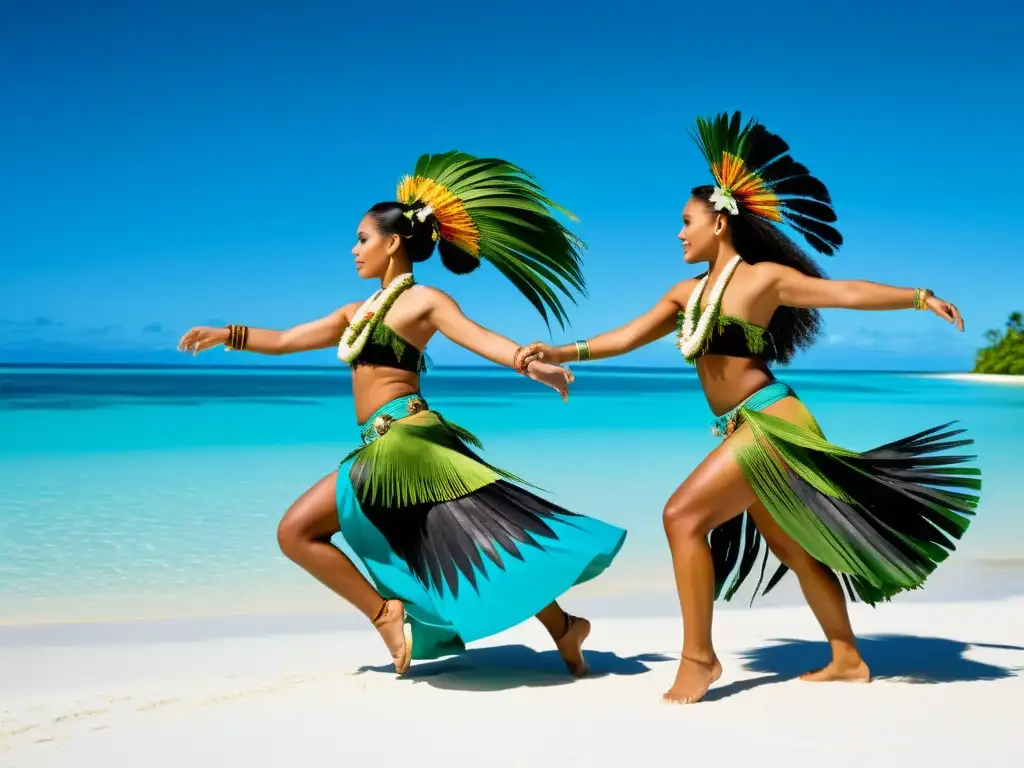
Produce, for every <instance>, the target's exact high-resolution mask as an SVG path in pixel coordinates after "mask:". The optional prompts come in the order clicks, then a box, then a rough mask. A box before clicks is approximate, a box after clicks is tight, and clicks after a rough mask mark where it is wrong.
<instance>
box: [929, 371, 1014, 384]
mask: <svg viewBox="0 0 1024 768" xmlns="http://www.w3.org/2000/svg"><path fill="white" fill-rule="evenodd" d="M921 375H922V377H923V378H926V379H947V380H949V381H972V382H974V383H976V384H1005V385H1007V386H1011V387H1024V376H1009V375H1003V374H998V373H925V374H921Z"/></svg>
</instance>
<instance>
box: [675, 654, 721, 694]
mask: <svg viewBox="0 0 1024 768" xmlns="http://www.w3.org/2000/svg"><path fill="white" fill-rule="evenodd" d="M721 676H722V664H721V662H719V660H718V657H717V656H712V657H711V661H710V662H707V661H697V660H696V659H691V658H689V657H687V656H683V657H682V658H681V659H679V670H678V671H677V672H676V681H675V682H674V683H673V684H672V687H671V688H669V689H668V691H667V692H666V693H665V694H664V695H663V696H662V697H661V698H662V699H664V700H665V701H667V702H669V703H671V704H696V703H697V702H698V701H700V700H701V699H703V698H704V696H705V695H706V694H707V692H708V688H710V687H711V686H712V684H713V683H714V682H715V681H716V680H718V678H720V677H721Z"/></svg>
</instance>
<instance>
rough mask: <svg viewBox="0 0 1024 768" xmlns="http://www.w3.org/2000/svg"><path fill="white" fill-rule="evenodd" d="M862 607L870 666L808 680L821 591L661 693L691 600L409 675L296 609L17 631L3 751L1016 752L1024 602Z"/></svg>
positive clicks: (76, 757)
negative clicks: (857, 676) (690, 701)
mask: <svg viewBox="0 0 1024 768" xmlns="http://www.w3.org/2000/svg"><path fill="white" fill-rule="evenodd" d="M852 611H853V614H854V624H855V626H856V627H857V629H858V631H859V633H860V634H861V637H862V644H863V650H864V654H865V656H866V658H867V659H868V661H869V663H870V664H871V665H872V668H873V671H874V673H875V675H876V680H875V682H874V683H873V684H871V685H851V684H825V685H822V684H811V683H804V682H801V681H799V680H797V679H794V678H795V676H796V675H797V674H798V673H799V672H801V671H804V670H805V669H807V668H810V667H813V666H816V665H818V664H820V663H821V662H822V661H823V660H824V659H825V646H824V644H823V643H822V642H821V641H820V638H819V636H818V631H817V627H816V625H815V623H814V620H813V618H812V617H811V615H810V613H809V611H808V610H807V609H806V608H804V607H789V606H787V607H780V608H755V609H750V610H725V611H721V612H719V614H718V616H717V621H716V636H717V641H718V648H719V653H720V655H721V657H722V660H723V662H724V664H725V674H724V676H723V678H722V680H721V681H720V682H719V683H718V684H716V685H715V687H714V688H713V689H712V691H711V693H710V694H709V695H708V697H707V699H706V700H705V701H704V702H703V703H701V704H699V705H696V706H670V705H665V704H662V703H661V702H660V695H661V693H662V691H664V690H665V689H666V688H667V687H668V686H669V684H670V682H671V680H672V675H673V672H674V668H675V662H676V659H677V652H678V648H679V643H680V632H681V627H680V622H679V620H678V619H677V618H667V617H666V618H649V619H644V618H619V619H601V620H599V621H595V623H594V632H593V634H592V636H591V641H590V644H589V647H590V655H589V660H590V662H591V665H592V668H593V675H592V676H591V677H590V678H587V679H584V680H580V681H572V680H571V679H570V678H569V677H568V676H567V675H566V674H565V673H564V672H563V670H562V668H561V666H560V663H559V660H558V658H557V657H556V656H555V654H554V652H553V651H551V650H549V645H548V643H547V642H546V639H547V638H546V637H545V636H544V634H543V630H541V628H540V627H539V625H536V624H535V623H533V622H530V623H527V624H523V625H520V626H518V627H515V628H514V629H512V630H510V631H508V632H506V633H504V634H502V635H499V636H497V637H494V638H491V639H489V640H488V641H486V642H481V643H478V644H474V645H473V646H472V647H471V649H470V651H469V652H467V653H466V654H464V655H463V656H461V657H457V658H450V659H445V660H441V661H435V662H420V663H418V664H416V665H414V667H413V670H412V674H411V675H410V676H409V677H408V678H406V679H398V678H396V677H395V676H394V674H392V673H391V672H389V667H387V666H386V665H385V664H384V662H385V661H386V659H387V657H386V654H385V652H384V650H383V648H382V646H381V645H380V643H379V640H378V639H377V636H376V635H375V633H373V632H372V631H371V630H369V629H363V630H358V631H357V630H355V629H353V630H344V631H320V632H309V631H306V632H304V633H297V632H296V631H295V630H294V629H292V630H291V631H290V633H289V623H290V622H289V620H288V619H287V618H284V617H282V618H281V619H280V621H279V622H278V624H277V625H273V626H272V625H267V626H266V627H264V628H263V629H261V630H260V631H259V632H252V631H249V632H246V633H236V634H235V636H233V637H232V636H220V637H202V636H201V634H202V633H201V632H199V631H198V630H195V631H193V630H190V629H189V627H188V625H187V624H176V625H175V627H176V628H175V629H174V630H173V631H170V630H168V629H166V628H164V629H160V628H159V627H157V626H156V625H151V624H145V623H137V624H121V625H69V626H68V627H67V628H66V629H62V628H60V627H56V628H55V627H53V626H49V627H35V628H33V627H20V628H19V627H13V628H12V627H7V628H5V630H4V633H3V634H0V641H2V644H0V712H2V713H3V714H2V716H0V765H3V766H17V767H18V768H27V767H28V766H75V768H87V767H89V766H104V768H116V767H117V766H142V765H145V766H147V768H157V767H159V766H190V768H195V767H196V766H206V765H211V766H212V765H215V764H225V765H230V766H235V765H238V766H242V765H244V766H252V767H253V768H258V767H260V766H275V767H276V766H286V765H296V766H299V765H302V766H320V765H323V766H339V765H364V764H365V765H444V766H464V765H465V766H506V765H507V766H571V765H588V766H592V765H602V766H603V765H608V766H619V765H623V766H624V765H631V766H646V765H656V764H659V765H661V764H665V765H668V764H680V765H685V764H692V762H693V761H698V762H700V763H703V761H715V762H714V764H719V765H721V764H723V762H722V761H723V758H725V763H724V764H726V765H743V764H746V763H747V762H748V761H749V764H750V765H757V766H794V765H796V766H802V765H807V766H810V765H815V766H820V765H828V766H858V767H862V766H864V765H871V766H889V765H892V766H908V765H925V764H928V763H929V762H933V763H935V764H941V765H956V764H967V762H970V763H972V764H975V765H986V766H1010V765H1020V764H1022V761H1024V739H1022V738H1021V736H1020V712H1021V709H1020V707H1021V703H1022V702H1024V676H1022V671H1021V670H1022V669H1024V599H1022V598H1012V599H1008V600H1001V601H990V602H978V603H948V604H934V603H933V604H929V603H917V604H915V603H908V604H902V603H901V604H897V605H889V606H882V607H879V608H875V609H871V608H868V607H866V606H862V605H857V606H853V607H852ZM222 634H224V633H222ZM227 634H230V633H227ZM707 764H708V765H711V764H712V763H711V762H708V763H707Z"/></svg>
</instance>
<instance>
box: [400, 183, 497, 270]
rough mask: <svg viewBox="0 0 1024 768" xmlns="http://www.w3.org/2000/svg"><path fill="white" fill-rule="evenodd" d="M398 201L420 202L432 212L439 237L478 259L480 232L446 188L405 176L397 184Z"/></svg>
mask: <svg viewBox="0 0 1024 768" xmlns="http://www.w3.org/2000/svg"><path fill="white" fill-rule="evenodd" d="M398 201H399V202H402V203H406V204H412V203H414V202H421V203H425V204H426V205H429V206H430V207H431V208H433V209H434V216H435V217H436V218H437V221H438V224H439V225H440V229H441V237H443V238H444V239H445V240H447V241H448V242H450V243H454V244H455V245H456V246H458V247H459V248H460V249H461V250H463V251H465V252H466V253H468V254H469V255H470V256H476V257H478V258H479V256H480V232H479V231H478V230H477V228H476V224H474V223H473V219H472V218H471V217H470V215H469V213H468V212H467V211H466V206H465V205H464V204H463V202H462V200H460V199H459V198H458V197H456V196H455V195H453V194H452V192H451V190H449V189H448V188H447V187H445V186H443V185H441V184H438V183H437V182H436V181H433V180H432V179H425V178H423V177H422V176H404V177H403V178H402V180H401V181H400V182H399V183H398Z"/></svg>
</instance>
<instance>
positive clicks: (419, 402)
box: [359, 395, 429, 443]
mask: <svg viewBox="0 0 1024 768" xmlns="http://www.w3.org/2000/svg"><path fill="white" fill-rule="evenodd" d="M426 410H429V409H428V408H427V401H426V400H424V399H423V397H422V396H420V395H405V396H404V397H397V398H395V399H394V400H392V401H391V402H389V403H385V404H384V405H382V406H381V407H380V408H378V409H377V410H376V411H374V413H373V415H372V416H371V417H370V418H368V419H367V420H366V421H364V422H363V423H362V424H360V425H359V433H360V436H361V437H362V438H363V442H364V443H372V442H373V441H374V440H376V439H377V438H378V437H383V436H384V435H386V434H387V431H388V430H389V429H391V425H392V423H394V422H396V421H398V420H399V419H404V418H405V417H407V416H412V415H413V414H417V413H419V412H420V411H426Z"/></svg>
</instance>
